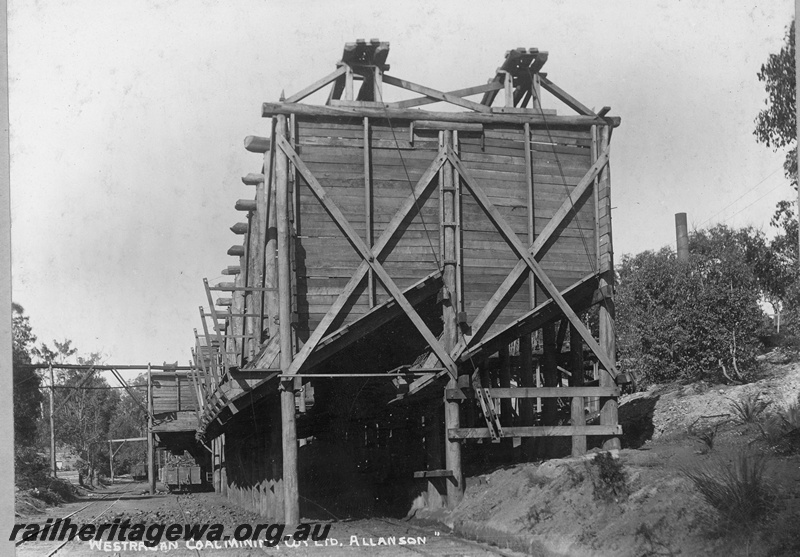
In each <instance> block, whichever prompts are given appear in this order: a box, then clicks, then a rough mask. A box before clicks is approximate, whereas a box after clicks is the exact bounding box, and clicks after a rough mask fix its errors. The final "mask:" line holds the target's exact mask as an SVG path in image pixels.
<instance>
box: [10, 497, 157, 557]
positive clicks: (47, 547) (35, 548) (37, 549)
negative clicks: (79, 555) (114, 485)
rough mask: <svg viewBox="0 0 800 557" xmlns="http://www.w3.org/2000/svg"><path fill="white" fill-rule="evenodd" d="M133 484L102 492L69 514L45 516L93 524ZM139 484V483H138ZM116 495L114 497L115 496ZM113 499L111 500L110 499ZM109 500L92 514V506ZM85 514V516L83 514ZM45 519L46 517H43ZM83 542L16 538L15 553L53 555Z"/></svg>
mask: <svg viewBox="0 0 800 557" xmlns="http://www.w3.org/2000/svg"><path fill="white" fill-rule="evenodd" d="M133 485H134V484H132V485H128V486H125V489H120V490H117V491H111V492H107V493H104V494H103V495H102V496H101V497H98V498H96V499H95V500H93V501H91V502H89V503H87V504H86V505H83V506H82V507H80V508H79V509H77V510H74V511H72V512H71V513H69V514H65V515H60V516H52V517H47V518H52V519H54V520H56V519H61V520H66V519H68V518H69V519H70V520H71V522H72V523H73V524H95V523H97V521H98V520H100V519H101V518H102V517H103V516H104V515H105V514H106V513H107V512H108V511H109V510H110V509H111V508H112V507H114V505H116V504H117V502H118V501H119V500H120V499H121V498H122V497H124V496H125V495H126V494H129V493H131V492H132V491H133ZM138 485H139V486H141V484H138ZM115 496H116V497H115ZM112 499H113V500H112ZM109 501H111V504H109V505H107V506H106V505H101V507H100V508H102V510H101V511H100V512H99V513H98V514H94V515H93V514H92V512H93V510H94V509H93V507H95V506H96V505H100V504H101V503H108V502H109ZM84 515H87V516H84ZM44 520H46V519H44ZM21 537H22V532H19V533H18V534H17V538H21ZM83 543H85V542H81V541H79V540H78V539H77V538H76V539H73V540H69V539H67V540H64V541H57V540H56V541H39V540H37V541H22V540H17V541H16V542H15V544H14V545H15V548H16V555H18V556H19V557H26V556H29V555H30V556H36V557H54V556H56V555H59V554H62V553H63V550H65V548H67V546H69V545H71V544H83Z"/></svg>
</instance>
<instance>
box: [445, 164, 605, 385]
mask: <svg viewBox="0 0 800 557" xmlns="http://www.w3.org/2000/svg"><path fill="white" fill-rule="evenodd" d="M447 158H448V159H449V160H450V162H451V163H452V164H453V166H454V167H456V169H457V170H458V173H459V174H460V175H461V177H462V178H463V179H464V183H465V184H466V185H467V187H468V188H469V189H470V192H472V195H473V197H474V198H475V201H477V203H478V204H479V205H480V206H481V208H482V209H483V210H484V212H485V213H486V214H487V216H488V217H489V219H490V220H491V221H492V222H493V223H494V225H495V227H496V228H497V229H498V230H499V231H500V233H501V234H502V236H503V237H504V238H505V239H506V242H508V244H509V245H510V246H511V247H512V249H513V250H514V251H515V252H516V253H517V256H518V257H519V258H520V259H522V260H523V261H525V263H526V264H527V265H528V267H530V269H531V271H533V274H534V275H536V278H538V279H539V282H540V283H541V284H542V286H543V287H544V289H545V290H546V291H547V293H548V294H549V295H550V296H551V297H552V298H553V299H554V300H555V302H556V304H558V307H559V308H561V311H562V312H564V315H565V316H566V317H567V319H569V322H570V323H571V324H572V326H573V327H575V328H576V329H577V330H578V331H579V332H580V334H581V336H582V337H583V340H584V341H585V342H586V344H587V345H588V346H589V348H591V350H592V352H594V353H595V355H596V356H597V357H598V359H599V360H600V362H601V363H602V364H603V366H605V368H606V370H607V371H608V372H609V373H611V374H612V376H614V377H616V375H617V370H616V366H615V365H614V362H613V360H611V358H610V357H609V355H608V354H607V353H606V352H605V351H604V350H603V349H602V348H601V347H600V345H599V344H598V343H597V341H596V340H595V339H594V337H593V336H592V333H591V332H590V331H589V330H588V329H587V328H586V326H585V325H584V324H583V322H581V320H580V319H579V318H578V316H577V315H576V314H575V311H574V310H573V309H572V308H571V307H570V305H569V304H568V303H567V302H566V301H565V300H564V298H563V296H561V293H560V292H559V291H558V289H557V288H556V286H555V285H554V284H553V281H552V280H550V277H548V276H547V274H546V273H545V272H544V269H542V267H541V266H540V265H539V263H538V262H537V261H536V260H535V259H533V258H532V257H531V255H530V253H529V252H528V249H527V248H526V247H525V246H524V245H523V244H522V242H520V240H519V238H518V237H517V234H516V233H515V232H514V229H513V228H511V226H510V225H509V224H508V222H507V221H506V220H505V218H504V217H503V216H502V215H501V214H500V213H499V212H498V211H497V208H496V207H495V206H494V204H493V203H492V202H491V201H490V200H489V198H488V196H487V195H486V193H485V192H484V191H483V189H482V188H481V187H480V186H479V185H478V183H477V182H476V181H475V179H474V178H473V177H472V175H471V174H470V173H469V172H468V171H467V169H466V168H465V167H464V166H463V165H462V164H461V161H460V160H459V159H458V157H457V156H456V155H455V153H454V152H453V150H452V149H448V152H447Z"/></svg>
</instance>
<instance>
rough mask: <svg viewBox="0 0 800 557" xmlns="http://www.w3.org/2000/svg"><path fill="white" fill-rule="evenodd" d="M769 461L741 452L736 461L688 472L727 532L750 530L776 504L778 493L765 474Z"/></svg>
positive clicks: (768, 513)
mask: <svg viewBox="0 0 800 557" xmlns="http://www.w3.org/2000/svg"><path fill="white" fill-rule="evenodd" d="M765 470H766V460H765V459H764V458H763V457H761V456H754V455H749V454H746V453H740V454H739V455H738V457H737V459H736V460H735V461H734V462H733V464H720V465H717V466H716V467H706V468H702V469H700V470H697V471H684V474H686V476H687V477H688V478H689V479H690V480H691V481H692V483H693V484H694V486H695V487H696V488H697V490H698V491H699V492H700V495H702V496H703V499H705V501H706V502H707V503H708V504H709V505H710V506H711V507H712V508H713V509H714V511H715V513H716V515H715V516H714V519H715V520H714V521H713V526H714V527H715V528H716V529H719V530H721V531H726V532H734V531H749V530H751V529H752V528H754V527H755V526H756V525H758V524H759V523H761V522H762V521H763V520H764V519H765V518H767V517H768V516H769V515H770V514H771V513H772V511H773V510H774V507H775V494H774V492H773V490H772V489H771V488H770V487H769V485H768V484H767V481H766V479H765V477H764V473H765Z"/></svg>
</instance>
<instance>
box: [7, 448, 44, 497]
mask: <svg viewBox="0 0 800 557" xmlns="http://www.w3.org/2000/svg"><path fill="white" fill-rule="evenodd" d="M14 470H15V483H16V485H17V487H19V488H20V489H30V488H34V487H40V486H42V485H44V484H45V483H46V482H47V476H48V472H49V465H48V463H47V459H45V457H43V456H42V455H40V454H39V453H38V452H37V451H36V449H34V448H33V447H26V446H17V447H15V449H14Z"/></svg>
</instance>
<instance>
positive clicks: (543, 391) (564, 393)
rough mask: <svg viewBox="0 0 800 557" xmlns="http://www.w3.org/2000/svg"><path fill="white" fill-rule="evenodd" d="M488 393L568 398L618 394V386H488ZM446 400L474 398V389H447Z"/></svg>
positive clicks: (491, 395)
mask: <svg viewBox="0 0 800 557" xmlns="http://www.w3.org/2000/svg"><path fill="white" fill-rule="evenodd" d="M488 394H489V396H490V397H492V398H502V399H507V398H524V399H527V398H570V397H574V396H609V397H612V396H619V387H616V386H614V387H507V388H504V387H499V388H498V387H490V388H489V391H488ZM446 395H447V398H448V400H450V399H452V400H460V399H463V398H464V397H466V398H474V397H475V390H474V389H472V388H468V389H454V388H448V389H447V393H446Z"/></svg>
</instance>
